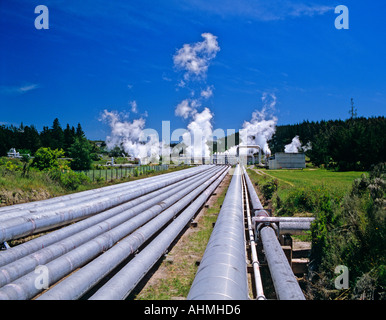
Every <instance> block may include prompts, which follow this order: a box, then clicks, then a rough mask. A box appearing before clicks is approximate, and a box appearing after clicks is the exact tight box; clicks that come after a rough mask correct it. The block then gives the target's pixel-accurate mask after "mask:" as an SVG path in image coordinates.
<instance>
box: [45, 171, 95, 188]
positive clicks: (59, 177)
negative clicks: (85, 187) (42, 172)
mask: <svg viewBox="0 0 386 320" xmlns="http://www.w3.org/2000/svg"><path fill="white" fill-rule="evenodd" d="M50 177H51V178H52V179H53V180H55V181H57V182H58V183H59V184H60V185H61V186H62V187H63V188H65V189H67V190H76V189H78V187H79V186H80V185H82V184H86V183H90V182H91V180H90V178H89V177H87V176H86V175H85V174H84V173H83V172H74V171H72V170H68V171H64V172H63V171H61V170H54V171H51V172H50Z"/></svg>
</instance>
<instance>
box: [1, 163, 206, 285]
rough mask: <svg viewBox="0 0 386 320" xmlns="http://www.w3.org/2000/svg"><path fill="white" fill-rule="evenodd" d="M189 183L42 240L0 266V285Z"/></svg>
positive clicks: (190, 180) (110, 227)
mask: <svg viewBox="0 0 386 320" xmlns="http://www.w3.org/2000/svg"><path fill="white" fill-rule="evenodd" d="M210 172H211V170H210V171H209V172H208V173H206V172H205V173H204V174H205V175H206V174H210ZM200 176H201V175H199V176H198V177H200ZM201 177H202V176H201ZM196 179H197V178H196ZM192 182H194V180H192V178H190V179H188V180H184V181H183V182H182V183H178V184H177V185H173V188H170V187H167V188H164V189H162V190H161V191H162V192H153V193H152V194H151V197H149V196H144V197H141V198H143V199H140V198H137V199H135V200H134V201H131V202H135V203H138V204H137V205H136V206H134V207H132V208H131V209H128V210H125V211H122V212H121V213H119V214H116V215H114V216H112V217H110V218H108V219H104V220H102V221H101V222H99V223H97V224H94V225H92V226H90V227H89V228H87V229H85V230H83V231H81V232H78V233H76V234H74V235H72V236H69V237H67V238H66V239H65V240H62V241H60V242H57V243H55V244H52V245H48V244H47V243H44V242H43V243H44V244H45V247H44V248H43V249H41V250H39V251H37V252H35V253H33V254H30V255H28V256H26V257H24V258H21V259H18V260H17V261H15V262H13V263H10V264H8V265H6V266H3V267H2V268H1V269H0V287H2V286H4V285H5V284H7V283H9V282H11V281H13V280H15V279H17V278H19V277H21V276H23V275H25V274H26V273H28V272H30V271H32V270H34V268H35V267H37V266H38V265H43V264H46V263H48V262H49V261H51V260H53V259H55V258H57V257H59V256H61V255H63V254H65V253H67V252H69V251H70V250H72V249H74V248H75V247H79V246H80V245H82V244H83V243H85V242H87V241H88V240H91V239H93V238H95V237H96V236H98V235H100V234H102V233H104V232H107V231H109V230H111V229H113V228H115V227H116V226H118V225H119V224H121V223H123V222H125V221H127V220H129V219H130V218H132V217H135V216H136V215H138V214H139V213H141V212H143V211H145V210H147V209H148V208H150V207H152V206H154V205H155V204H157V203H158V202H161V201H165V200H166V199H168V198H169V197H172V196H173V195H174V194H175V193H176V192H178V190H179V189H180V188H186V187H188V186H189V184H190V183H192ZM165 189H168V190H165ZM136 200H137V201H136ZM144 200H146V201H144ZM100 215H103V214H100ZM92 218H94V217H91V218H89V219H92ZM86 220H87V219H86ZM84 221H85V220H84ZM79 223H82V222H79ZM58 231H60V230H58ZM54 233H56V232H54ZM10 251H12V250H10ZM0 257H1V255H0Z"/></svg>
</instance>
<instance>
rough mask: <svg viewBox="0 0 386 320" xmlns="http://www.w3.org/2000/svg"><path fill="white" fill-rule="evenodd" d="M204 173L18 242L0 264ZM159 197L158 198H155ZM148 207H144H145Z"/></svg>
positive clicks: (36, 249) (66, 236)
mask: <svg viewBox="0 0 386 320" xmlns="http://www.w3.org/2000/svg"><path fill="white" fill-rule="evenodd" d="M203 174H206V171H205V172H200V173H199V174H198V175H195V176H193V177H189V178H187V179H186V180H182V181H179V182H176V183H175V184H172V185H170V186H167V187H164V188H162V189H158V190H156V191H153V192H151V193H148V194H146V195H144V196H141V197H138V198H136V199H133V200H131V201H129V202H126V203H123V204H121V205H119V206H117V207H114V208H112V209H109V210H106V211H103V212H101V213H99V214H97V215H94V216H91V217H89V218H86V219H84V220H82V221H78V222H77V223H74V224H71V225H69V226H66V227H63V228H60V229H58V230H56V231H53V232H50V233H48V234H46V235H43V236H41V237H38V238H35V239H32V240H30V241H28V242H25V243H23V244H20V245H18V246H16V247H12V248H10V249H9V250H6V251H2V252H0V266H4V265H6V264H9V263H11V262H13V261H15V260H17V259H21V258H22V257H24V256H26V255H29V254H31V253H33V252H36V251H38V250H40V249H42V248H46V247H48V246H49V245H51V244H53V243H56V242H58V241H60V240H63V239H65V238H68V237H70V236H72V235H74V234H76V233H78V232H81V231H83V230H85V229H86V228H89V227H91V226H93V225H95V224H97V223H99V222H102V221H105V220H107V219H109V218H111V217H112V216H114V215H116V214H119V213H121V212H123V211H125V210H128V209H130V208H132V207H134V206H137V205H138V204H140V203H142V202H145V201H148V200H151V199H153V198H154V197H158V196H159V195H162V194H164V193H166V192H167V191H169V190H171V189H174V188H176V187H179V186H181V185H183V184H185V183H186V182H188V181H191V180H192V179H195V178H196V177H198V176H199V175H203ZM157 199H159V198H157ZM152 203H154V201H152V202H149V203H147V204H148V205H149V207H150V206H151V205H152ZM147 208H148V207H146V208H144V209H147Z"/></svg>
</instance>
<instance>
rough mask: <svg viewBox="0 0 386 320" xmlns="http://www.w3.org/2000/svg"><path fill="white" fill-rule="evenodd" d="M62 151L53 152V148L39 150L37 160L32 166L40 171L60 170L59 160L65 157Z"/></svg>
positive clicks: (36, 154) (36, 155) (35, 159)
mask: <svg viewBox="0 0 386 320" xmlns="http://www.w3.org/2000/svg"><path fill="white" fill-rule="evenodd" d="M63 155H64V151H63V150H62V149H55V150H52V149H51V148H43V147H42V148H39V149H38V150H37V151H36V153H35V158H34V160H33V161H32V164H31V166H32V167H34V168H37V169H39V170H52V169H57V168H59V165H60V164H59V160H58V158H60V157H63Z"/></svg>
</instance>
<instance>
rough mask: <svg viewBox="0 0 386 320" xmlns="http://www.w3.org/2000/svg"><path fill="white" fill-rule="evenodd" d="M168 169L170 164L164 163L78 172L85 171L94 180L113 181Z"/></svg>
mask: <svg viewBox="0 0 386 320" xmlns="http://www.w3.org/2000/svg"><path fill="white" fill-rule="evenodd" d="M168 169H169V165H167V164H163V165H159V166H138V167H110V168H108V169H107V168H100V169H91V170H86V171H77V172H83V173H84V174H85V175H86V176H87V177H89V178H90V179H91V180H92V181H101V180H104V181H112V180H116V179H122V178H129V177H138V176H140V175H143V174H146V173H152V172H158V171H164V170H168Z"/></svg>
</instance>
